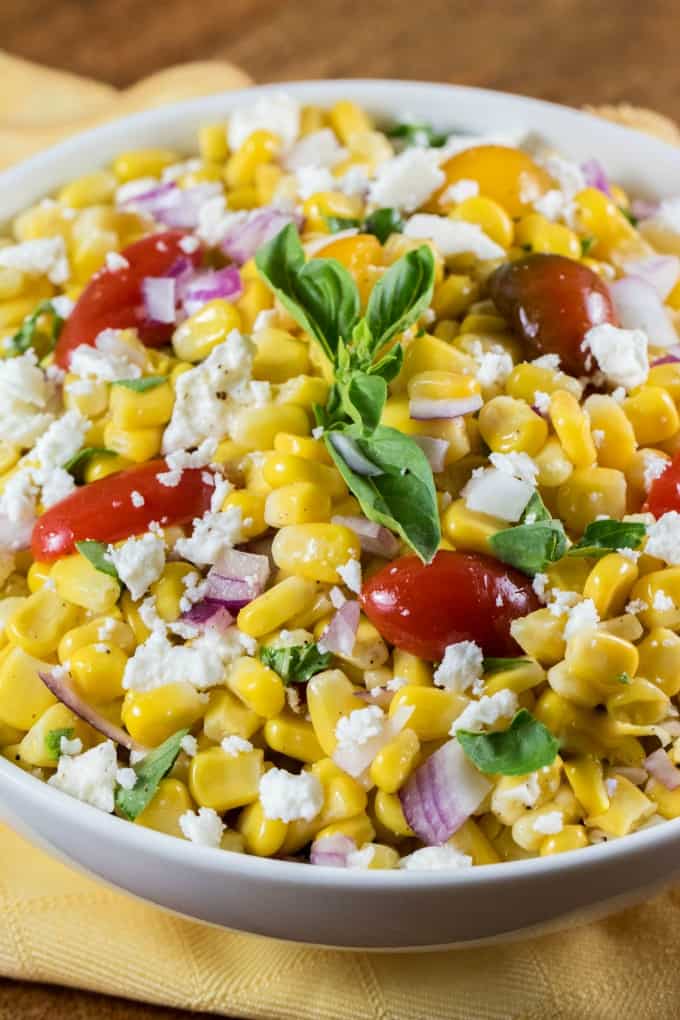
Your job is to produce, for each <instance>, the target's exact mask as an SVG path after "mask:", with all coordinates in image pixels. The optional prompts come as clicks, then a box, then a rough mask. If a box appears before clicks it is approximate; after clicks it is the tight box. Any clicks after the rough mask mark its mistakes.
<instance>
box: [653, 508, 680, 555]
mask: <svg viewBox="0 0 680 1020" xmlns="http://www.w3.org/2000/svg"><path fill="white" fill-rule="evenodd" d="M645 552H646V553H648V554H649V555H650V556H656V557H657V558H658V559H660V560H664V562H666V563H668V564H669V565H670V566H678V565H680V513H678V511H677V510H669V512H668V513H666V514H663V516H662V517H659V519H658V521H655V522H654V523H653V524H650V525H648V527H647V543H646V545H645Z"/></svg>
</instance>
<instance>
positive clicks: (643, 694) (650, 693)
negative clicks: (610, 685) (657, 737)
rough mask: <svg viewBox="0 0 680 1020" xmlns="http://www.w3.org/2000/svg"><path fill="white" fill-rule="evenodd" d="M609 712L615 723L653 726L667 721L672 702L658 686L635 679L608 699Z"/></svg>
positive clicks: (640, 678) (639, 678) (647, 681)
mask: <svg viewBox="0 0 680 1020" xmlns="http://www.w3.org/2000/svg"><path fill="white" fill-rule="evenodd" d="M606 704H607V711H608V713H609V715H610V717H611V719H612V721H613V722H615V723H616V722H621V723H630V724H631V725H632V726H653V725H654V724H655V723H659V722H661V720H662V719H665V718H666V717H667V715H668V712H669V711H670V707H671V705H670V701H669V699H668V698H667V696H666V695H665V694H664V692H663V691H662V690H660V688H658V687H657V686H656V684H653V683H650V682H649V680H644V679H643V678H642V677H635V678H634V679H633V680H631V682H630V683H628V684H624V685H623V686H622V687H621V689H620V690H619V691H617V692H616V693H615V694H612V695H611V696H610V697H609V698H607V703H606Z"/></svg>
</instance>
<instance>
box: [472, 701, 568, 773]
mask: <svg viewBox="0 0 680 1020" xmlns="http://www.w3.org/2000/svg"><path fill="white" fill-rule="evenodd" d="M456 737H457V738H458V742H459V743H460V746H461V747H462V748H463V751H464V752H465V755H466V756H467V757H468V758H469V759H470V761H471V762H472V764H473V765H474V766H475V768H477V769H479V771H480V772H485V773H487V774H490V775H501V776H523V775H525V774H526V773H527V772H535V771H536V769H541V768H543V767H544V766H545V765H550V764H551V763H552V762H553V761H554V760H555V756H556V755H557V752H558V750H559V746H560V744H559V740H556V738H555V737H553V735H552V733H551V732H550V730H549V729H547V728H546V727H545V726H544V725H543V723H541V722H539V721H538V719H535V718H534V716H533V715H532V714H531V712H528V711H527V710H526V708H521V709H520V710H519V712H517V713H516V714H515V717H514V719H513V720H512V722H511V723H510V726H509V727H508V729H507V730H497V731H496V732H493V733H473V732H472V731H470V730H458V731H457V733H456Z"/></svg>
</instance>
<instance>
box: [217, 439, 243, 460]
mask: <svg viewBox="0 0 680 1020" xmlns="http://www.w3.org/2000/svg"><path fill="white" fill-rule="evenodd" d="M247 453H248V451H247V450H246V449H245V447H243V446H239V445H238V443H235V442H234V441H233V439H223V440H222V441H221V442H220V443H218V444H217V449H216V450H215V452H214V454H213V456H212V460H213V463H214V464H230V463H234V464H238V462H239V461H240V460H241V459H242V458H243V457H244V456H245V455H246V454H247Z"/></svg>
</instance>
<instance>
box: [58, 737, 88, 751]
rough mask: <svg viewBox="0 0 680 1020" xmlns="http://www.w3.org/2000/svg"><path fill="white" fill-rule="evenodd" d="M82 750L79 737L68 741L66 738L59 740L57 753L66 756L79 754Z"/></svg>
mask: <svg viewBox="0 0 680 1020" xmlns="http://www.w3.org/2000/svg"><path fill="white" fill-rule="evenodd" d="M82 750H83V742H82V740H81V739H80V737H74V738H73V739H72V740H69V738H68V737H60V738H59V753H60V754H66V755H69V754H70V755H73V754H80V753H81V752H82Z"/></svg>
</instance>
